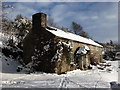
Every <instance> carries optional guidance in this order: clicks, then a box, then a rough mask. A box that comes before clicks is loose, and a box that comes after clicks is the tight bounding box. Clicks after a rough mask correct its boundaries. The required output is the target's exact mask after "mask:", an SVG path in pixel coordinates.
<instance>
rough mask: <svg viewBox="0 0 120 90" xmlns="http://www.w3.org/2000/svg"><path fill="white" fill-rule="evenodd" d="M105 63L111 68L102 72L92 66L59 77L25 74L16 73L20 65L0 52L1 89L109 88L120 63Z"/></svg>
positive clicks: (40, 73)
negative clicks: (109, 64) (91, 67)
mask: <svg viewBox="0 0 120 90" xmlns="http://www.w3.org/2000/svg"><path fill="white" fill-rule="evenodd" d="M2 40H3V39H0V47H2V46H3V45H2ZM107 62H109V63H111V66H109V67H106V68H105V69H104V70H100V69H98V68H97V67H96V66H93V69H91V70H86V71H81V70H79V69H77V70H74V71H69V72H67V73H66V74H61V75H57V74H50V73H42V72H35V73H32V74H25V72H16V68H17V66H18V65H20V64H19V63H18V62H17V61H14V60H13V59H11V58H7V57H5V56H4V55H3V54H2V53H1V52H0V67H1V65H2V67H1V69H2V71H1V72H0V75H1V76H2V77H1V82H0V83H1V84H2V87H3V88H6V87H8V88H14V87H15V88H18V87H20V88H111V84H110V82H116V83H118V72H119V71H120V69H119V68H118V67H119V65H118V62H120V61H118V60H116V61H107ZM109 69H110V70H112V71H109ZM119 83H120V82H119Z"/></svg>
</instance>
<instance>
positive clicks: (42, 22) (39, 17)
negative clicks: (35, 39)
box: [32, 13, 47, 30]
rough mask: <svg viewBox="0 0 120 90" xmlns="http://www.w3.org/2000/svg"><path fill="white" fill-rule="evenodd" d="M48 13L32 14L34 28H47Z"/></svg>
mask: <svg viewBox="0 0 120 90" xmlns="http://www.w3.org/2000/svg"><path fill="white" fill-rule="evenodd" d="M46 16H47V15H46V14H44V13H36V14H34V15H33V16H32V22H33V30H39V29H40V28H45V27H46V26H47V24H46Z"/></svg>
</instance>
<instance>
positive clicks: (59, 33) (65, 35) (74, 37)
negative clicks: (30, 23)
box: [46, 26, 103, 47]
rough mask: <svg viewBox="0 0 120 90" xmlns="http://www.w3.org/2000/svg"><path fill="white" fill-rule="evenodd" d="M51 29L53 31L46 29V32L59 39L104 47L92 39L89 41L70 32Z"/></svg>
mask: <svg viewBox="0 0 120 90" xmlns="http://www.w3.org/2000/svg"><path fill="white" fill-rule="evenodd" d="M49 27H50V28H51V29H49V28H46V30H47V31H49V32H51V33H52V34H54V35H55V36H58V37H61V38H66V39H70V40H73V41H78V42H82V43H86V44H90V45H94V46H98V47H103V46H102V45H100V44H98V43H96V42H95V41H93V40H91V39H87V38H84V37H82V36H79V35H76V34H73V33H70V32H65V31H63V30H60V29H57V28H54V27H51V26H49ZM52 29H53V30H52Z"/></svg>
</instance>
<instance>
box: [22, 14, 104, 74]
mask: <svg viewBox="0 0 120 90" xmlns="http://www.w3.org/2000/svg"><path fill="white" fill-rule="evenodd" d="M46 17H47V15H46V14H44V13H37V14H34V15H33V16H32V18H33V20H32V22H33V28H32V30H31V31H30V32H29V34H28V35H27V36H26V37H25V39H24V43H23V55H24V56H23V60H24V62H25V64H28V63H30V62H32V63H33V64H36V66H35V67H34V68H35V69H36V70H38V71H43V72H51V73H58V74H60V73H65V72H67V71H70V70H75V69H82V70H86V69H88V67H89V66H90V64H94V65H96V64H98V63H99V62H101V61H102V58H101V55H102V48H103V46H101V45H100V44H98V43H96V42H95V41H93V40H91V39H87V38H84V37H81V36H79V35H75V34H73V33H69V32H66V31H63V30H60V29H57V28H54V27H51V26H48V25H47V24H46Z"/></svg>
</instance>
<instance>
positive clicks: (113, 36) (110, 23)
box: [6, 2, 118, 42]
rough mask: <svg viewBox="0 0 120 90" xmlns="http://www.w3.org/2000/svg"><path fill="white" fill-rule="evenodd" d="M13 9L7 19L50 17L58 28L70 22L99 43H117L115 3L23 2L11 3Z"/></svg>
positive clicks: (66, 25)
mask: <svg viewBox="0 0 120 90" xmlns="http://www.w3.org/2000/svg"><path fill="white" fill-rule="evenodd" d="M11 4H13V6H14V8H13V9H12V10H11V9H9V8H7V9H6V11H7V12H9V14H8V15H9V18H14V17H15V16H16V15H17V14H22V15H23V16H26V17H29V18H31V16H32V15H33V14H35V13H38V12H44V13H46V14H48V15H51V16H52V17H53V18H54V20H55V22H56V23H57V24H58V25H59V26H64V27H70V24H71V22H72V21H75V22H77V23H79V24H80V25H82V27H83V29H84V31H86V32H88V33H89V35H90V36H91V37H92V38H93V39H94V40H97V41H99V42H109V41H110V40H113V41H118V5H117V4H118V3H117V2H44V3H43V2H24V3H20V2H17V3H11Z"/></svg>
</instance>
